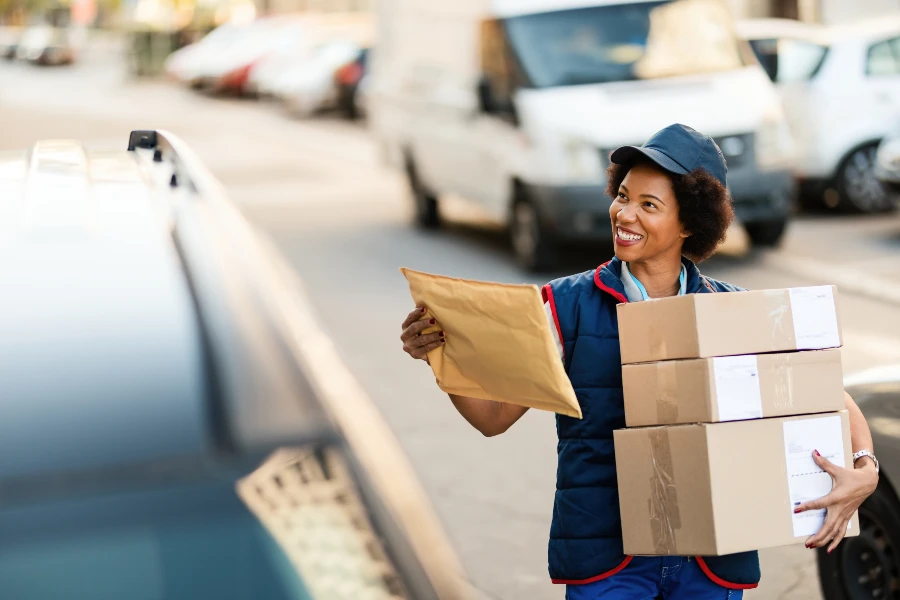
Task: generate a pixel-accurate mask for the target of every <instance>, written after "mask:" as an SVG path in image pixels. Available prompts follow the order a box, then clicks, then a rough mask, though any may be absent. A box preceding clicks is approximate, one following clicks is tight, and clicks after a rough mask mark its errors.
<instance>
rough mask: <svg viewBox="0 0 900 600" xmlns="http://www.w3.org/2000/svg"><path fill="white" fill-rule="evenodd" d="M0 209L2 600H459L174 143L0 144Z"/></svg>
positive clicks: (447, 570)
mask: <svg viewBox="0 0 900 600" xmlns="http://www.w3.org/2000/svg"><path fill="white" fill-rule="evenodd" d="M123 142H124V140H123ZM123 146H124V144H123ZM0 210H2V219H0V229H2V233H0V244H2V247H3V252H2V253H0V289H2V290H3V294H2V297H0V328H2V331H3V332H4V333H3V336H0V350H2V356H3V360H0V398H2V404H3V418H2V419H0V452H2V456H3V460H2V461H0V537H2V539H3V544H2V546H0V590H3V594H2V595H3V597H4V598H11V599H12V598H15V599H16V600H59V599H66V598H78V599H81V598H85V599H87V598H90V599H91V600H120V599H122V598H144V599H150V600H188V599H190V600H206V599H213V598H214V599H216V600H231V599H233V600H246V599H248V598H254V599H256V598H261V599H262V598H264V599H267V600H310V599H315V600H341V599H346V600H351V599H352V600H359V599H367V598H371V599H385V600H388V599H399V598H408V599H434V600H437V599H456V598H464V597H466V593H467V588H466V587H465V585H464V584H463V583H462V582H463V579H462V577H461V571H460V567H459V564H458V562H457V560H456V558H455V556H454V553H453V552H452V550H451V549H450V546H449V544H448V543H447V541H446V539H445V537H444V534H443V532H442V530H441V528H440V526H439V525H438V524H437V520H436V519H435V517H434V515H433V513H432V511H431V508H430V506H429V504H428V503H427V502H426V501H425V496H424V494H423V492H422V490H421V488H420V486H419V484H418V483H417V481H416V479H415V478H414V477H413V475H412V471H411V468H410V467H409V465H408V463H407V462H406V459H405V458H404V456H403V454H402V453H401V452H400V450H399V446H398V444H397V442H396V440H395V439H394V438H393V437H392V436H391V435H390V434H389V433H388V431H387V429H386V427H385V425H384V423H383V421H382V420H381V419H380V417H379V415H378V413H377V412H376V411H375V410H374V408H373V406H372V405H371V403H370V401H369V400H368V399H367V397H366V396H365V394H364V393H363V392H362V391H361V388H360V387H359V386H358V384H356V383H355V381H354V379H353V378H352V376H351V375H350V373H349V372H348V370H347V369H346V367H345V366H344V365H343V364H342V363H341V362H340V360H339V359H338V358H337V355H336V352H335V349H334V347H333V345H332V344H331V342H330V341H329V339H328V338H327V337H326V336H325V335H324V334H323V333H322V331H321V329H320V328H319V327H318V325H317V322H316V319H315V317H314V316H313V313H312V312H311V311H310V310H309V304H308V301H307V299H306V297H305V296H304V294H303V292H302V289H301V288H300V287H299V284H298V283H297V281H296V280H294V279H293V275H292V274H291V272H290V269H288V268H287V267H286V266H285V264H284V263H283V262H282V259H280V258H279V256H278V255H277V253H275V252H273V251H272V250H271V248H270V247H269V244H268V242H267V241H266V239H264V238H262V237H261V236H260V235H258V234H257V233H256V232H255V231H254V230H253V228H252V227H251V226H250V225H249V224H248V223H247V222H246V221H245V220H244V219H243V218H242V217H241V215H240V213H239V212H238V211H237V210H236V209H235V208H234V207H233V206H232V205H231V203H230V202H229V200H228V199H227V197H226V196H225V194H224V191H223V188H222V187H221V185H220V184H219V183H218V182H217V181H216V180H215V179H214V178H213V177H212V176H211V175H210V173H209V172H208V171H207V170H206V169H205V168H204V167H203V165H202V164H201V163H200V161H199V160H198V158H197V157H196V156H195V155H194V154H193V153H192V152H191V151H190V150H189V149H188V148H186V147H185V145H184V144H183V143H182V142H180V141H179V140H178V139H177V138H175V137H172V136H170V135H169V134H166V133H164V132H156V131H137V132H133V133H132V134H131V137H130V140H129V143H128V150H127V151H125V150H122V151H111V152H96V151H87V150H86V149H85V148H84V147H82V146H81V145H80V144H78V143H76V142H72V141H48V142H40V143H38V144H36V145H35V146H34V147H33V148H32V149H31V150H30V151H23V152H13V153H0Z"/></svg>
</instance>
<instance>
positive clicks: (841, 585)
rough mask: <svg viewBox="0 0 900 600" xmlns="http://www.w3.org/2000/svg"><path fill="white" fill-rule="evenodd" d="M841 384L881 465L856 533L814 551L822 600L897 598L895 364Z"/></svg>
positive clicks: (899, 427)
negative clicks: (864, 424) (861, 418)
mask: <svg viewBox="0 0 900 600" xmlns="http://www.w3.org/2000/svg"><path fill="white" fill-rule="evenodd" d="M844 384H845V387H846V388H847V391H848V392H849V394H850V395H851V396H853V399H854V400H856V403H857V404H858V405H859V408H860V409H861V410H862V412H863V414H865V416H866V420H867V421H868V422H869V428H870V429H871V430H872V439H873V443H874V446H875V454H876V455H877V456H878V459H879V461H880V466H881V478H880V480H879V482H878V489H876V490H875V493H874V494H872V496H870V497H869V498H868V499H867V500H866V501H865V502H863V504H862V506H860V508H859V528H860V534H859V536H857V537H850V538H845V539H844V541H843V542H841V544H840V545H839V546H838V547H837V549H836V550H835V551H834V552H832V553H831V554H828V553H827V552H826V551H825V549H824V548H820V549H819V551H818V566H819V580H820V582H821V585H822V592H823V594H824V596H825V600H869V599H873V598H880V599H888V598H897V597H898V594H900V501H898V496H897V493H898V491H900V488H898V485H900V367H898V366H893V367H890V366H889V367H879V368H875V369H872V370H869V371H866V372H862V373H859V374H856V375H851V376H850V377H848V378H846V380H845V382H844Z"/></svg>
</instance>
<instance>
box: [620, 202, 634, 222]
mask: <svg viewBox="0 0 900 600" xmlns="http://www.w3.org/2000/svg"><path fill="white" fill-rule="evenodd" d="M616 220H617V221H619V222H620V223H634V222H635V220H636V216H635V212H634V208H633V206H632V204H631V203H628V204H626V205H625V206H623V207H622V208H620V209H619V211H618V212H617V213H616Z"/></svg>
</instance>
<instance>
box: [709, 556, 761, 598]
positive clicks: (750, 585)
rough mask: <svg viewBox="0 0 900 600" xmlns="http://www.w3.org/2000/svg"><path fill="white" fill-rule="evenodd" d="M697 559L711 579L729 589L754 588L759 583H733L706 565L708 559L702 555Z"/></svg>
mask: <svg viewBox="0 0 900 600" xmlns="http://www.w3.org/2000/svg"><path fill="white" fill-rule="evenodd" d="M694 558H696V559H697V564H698V565H700V569H701V570H702V571H703V572H704V573H705V574H706V576H707V577H709V578H710V580H711V581H712V582H713V583H715V584H718V585H721V586H722V587H723V588H727V589H729V590H752V589H753V588H755V587H757V586H758V585H759V584H758V583H731V582H730V581H725V580H724V579H722V578H721V577H717V576H716V574H715V573H713V572H712V571H711V570H710V569H709V567H708V566H707V565H706V561H705V560H703V559H702V558H701V557H699V556H696V557H694Z"/></svg>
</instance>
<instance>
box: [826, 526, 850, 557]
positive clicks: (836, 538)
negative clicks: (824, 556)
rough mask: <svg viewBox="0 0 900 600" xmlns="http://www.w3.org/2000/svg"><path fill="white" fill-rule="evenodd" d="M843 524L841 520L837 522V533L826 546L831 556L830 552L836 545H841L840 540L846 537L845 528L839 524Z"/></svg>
mask: <svg viewBox="0 0 900 600" xmlns="http://www.w3.org/2000/svg"><path fill="white" fill-rule="evenodd" d="M843 522H844V521H843V520H841V521H840V522H839V524H838V528H837V533H836V534H835V536H834V539H833V540H831V544H830V545H829V546H828V554H831V552H832V551H833V550H834V549H835V548H837V547H838V544H840V543H841V540H843V539H844V536H845V535H847V528H846V527H840V523H843Z"/></svg>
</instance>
